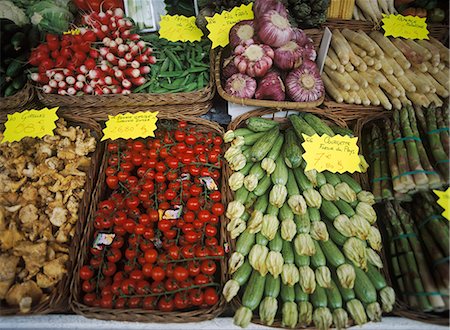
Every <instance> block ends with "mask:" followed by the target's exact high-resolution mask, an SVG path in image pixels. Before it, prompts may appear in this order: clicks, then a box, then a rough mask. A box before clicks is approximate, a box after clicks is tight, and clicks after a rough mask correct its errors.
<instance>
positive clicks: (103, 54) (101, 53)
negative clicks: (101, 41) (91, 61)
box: [100, 47, 109, 57]
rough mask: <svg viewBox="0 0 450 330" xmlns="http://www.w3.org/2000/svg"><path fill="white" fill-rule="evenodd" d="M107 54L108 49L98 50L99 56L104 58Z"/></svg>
mask: <svg viewBox="0 0 450 330" xmlns="http://www.w3.org/2000/svg"><path fill="white" fill-rule="evenodd" d="M108 53H109V48H108V47H101V48H100V56H103V57H105V56H106V55H107V54H108Z"/></svg>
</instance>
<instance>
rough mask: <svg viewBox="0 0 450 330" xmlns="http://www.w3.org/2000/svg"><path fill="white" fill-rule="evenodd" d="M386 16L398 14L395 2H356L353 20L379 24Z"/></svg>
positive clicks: (367, 0) (391, 0)
mask: <svg viewBox="0 0 450 330" xmlns="http://www.w3.org/2000/svg"><path fill="white" fill-rule="evenodd" d="M383 14H384V15H390V14H397V10H396V9H395V6H394V0H378V1H377V0H356V1H355V7H354V9H353V18H354V19H356V20H360V21H371V22H374V23H378V22H379V21H381V19H382V18H383Z"/></svg>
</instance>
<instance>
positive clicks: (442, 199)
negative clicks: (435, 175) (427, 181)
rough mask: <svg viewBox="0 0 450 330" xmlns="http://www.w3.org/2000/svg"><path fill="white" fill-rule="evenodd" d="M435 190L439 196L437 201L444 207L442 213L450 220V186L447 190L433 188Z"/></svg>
mask: <svg viewBox="0 0 450 330" xmlns="http://www.w3.org/2000/svg"><path fill="white" fill-rule="evenodd" d="M433 192H434V193H435V194H436V195H437V196H438V197H439V199H438V200H437V203H438V204H439V206H441V207H442V208H443V209H444V212H442V213H441V215H442V216H443V217H444V218H446V219H447V220H450V188H447V190H446V191H440V190H433Z"/></svg>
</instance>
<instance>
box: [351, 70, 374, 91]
mask: <svg viewBox="0 0 450 330" xmlns="http://www.w3.org/2000/svg"><path fill="white" fill-rule="evenodd" d="M349 75H350V77H352V79H353V80H354V81H355V82H356V83H357V84H358V85H359V86H360V87H361V88H367V86H369V82H368V81H367V80H366V79H364V77H363V76H362V75H361V74H359V73H358V72H356V71H352V72H349Z"/></svg>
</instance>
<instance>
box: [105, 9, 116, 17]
mask: <svg viewBox="0 0 450 330" xmlns="http://www.w3.org/2000/svg"><path fill="white" fill-rule="evenodd" d="M106 14H107V15H109V16H112V15H114V12H113V11H112V10H111V9H108V10H107V11H106Z"/></svg>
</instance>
